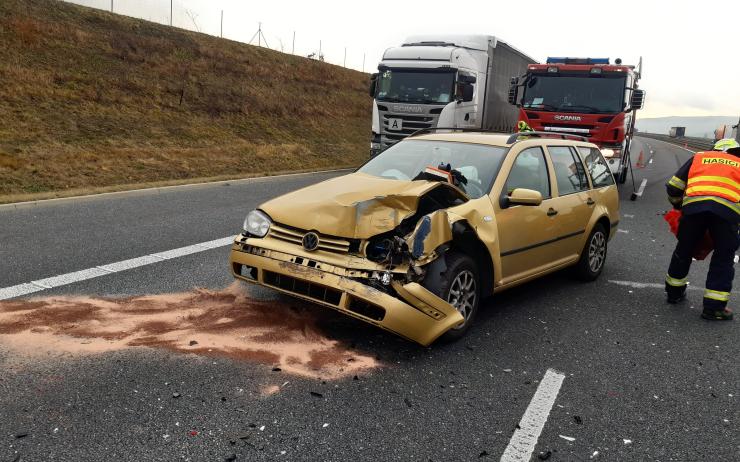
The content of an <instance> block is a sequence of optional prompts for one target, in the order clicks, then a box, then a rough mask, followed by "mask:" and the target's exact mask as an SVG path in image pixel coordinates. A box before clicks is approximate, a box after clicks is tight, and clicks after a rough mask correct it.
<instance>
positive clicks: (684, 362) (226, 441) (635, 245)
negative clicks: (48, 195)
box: [0, 139, 740, 461]
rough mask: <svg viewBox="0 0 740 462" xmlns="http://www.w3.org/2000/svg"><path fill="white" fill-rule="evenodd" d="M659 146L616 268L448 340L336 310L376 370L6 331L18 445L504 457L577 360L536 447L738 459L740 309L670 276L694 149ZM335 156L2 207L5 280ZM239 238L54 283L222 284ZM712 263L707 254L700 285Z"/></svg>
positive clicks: (245, 456) (332, 331)
mask: <svg viewBox="0 0 740 462" xmlns="http://www.w3.org/2000/svg"><path fill="white" fill-rule="evenodd" d="M640 150H642V151H643V153H644V160H645V162H646V165H647V166H646V167H645V168H638V169H635V177H636V181H637V185H638V186H639V184H640V182H641V181H642V179H647V186H646V188H645V191H644V194H643V196H642V197H641V198H640V199H639V200H638V201H636V202H631V201H629V195H630V192H631V189H630V188H624V190H623V191H622V199H623V201H622V221H621V224H620V231H619V233H618V234H617V236H616V237H615V238H614V239H613V240H612V242H611V243H610V247H609V254H608V259H607V266H606V268H605V270H604V273H603V274H602V276H601V278H600V279H599V280H598V281H596V282H594V283H589V284H584V283H580V282H577V281H575V280H574V279H573V278H571V277H570V275H569V274H568V273H567V272H563V273H558V274H554V275H551V276H548V277H546V278H544V279H541V280H538V281H535V282H532V283H530V284H527V285H525V286H522V287H519V288H516V289H513V290H511V291H508V292H505V293H502V294H500V295H497V296H495V297H493V298H492V299H490V300H488V301H487V303H486V304H485V306H484V309H483V310H481V313H480V316H479V318H478V320H477V323H476V324H475V325H474V326H473V327H472V329H471V331H470V332H469V334H468V336H467V337H466V338H465V339H463V340H462V341H459V342H457V343H453V344H446V345H434V346H432V347H431V348H421V347H418V346H415V345H413V344H410V343H408V342H405V341H403V340H401V339H398V338H396V337H394V336H392V335H390V334H387V333H384V332H382V331H379V330H376V329H374V328H372V327H369V326H365V325H364V324H362V323H360V322H357V321H354V320H352V319H349V318H345V317H341V316H339V315H333V316H322V317H321V319H322V320H321V328H322V329H323V330H324V332H326V333H327V334H328V335H329V336H330V337H332V338H334V339H337V340H339V341H341V342H344V343H345V344H347V345H351V348H352V349H354V350H356V351H358V352H362V353H364V354H367V355H371V356H375V357H377V358H378V359H379V360H380V362H381V363H382V367H381V368H379V369H375V370H373V371H371V372H369V373H367V374H361V375H360V376H359V377H357V379H356V380H355V379H353V378H346V379H342V380H338V381H321V380H315V379H307V378H300V377H296V376H292V375H288V374H287V373H285V372H283V371H272V368H271V367H270V366H269V365H265V364H257V363H253V362H249V361H239V360H234V359H226V358H211V357H201V356H197V355H190V354H182V353H176V352H172V351H169V350H166V349H156V348H145V347H135V348H128V349H124V350H120V351H112V352H108V353H102V354H98V355H86V356H80V357H57V356H50V357H49V358H48V359H43V358H42V359H38V360H35V361H33V362H32V363H28V362H26V363H21V364H19V363H18V362H17V361H16V358H14V357H13V355H14V353H13V350H11V349H9V348H7V347H6V346H5V345H4V344H3V338H2V335H0V364H6V365H7V364H12V365H13V366H12V367H6V368H5V372H4V373H2V374H0V441H2V443H0V461H2V460H54V461H72V460H74V461H88V460H90V461H97V460H124V461H129V460H130V461H141V460H163V461H165V460H166V461H169V460H194V461H201V460H231V456H235V457H236V459H235V460H250V461H252V460H295V461H304V460H326V461H343V460H358V461H362V460H373V461H377V460H383V461H385V460H388V461H391V460H392V461H429V460H432V461H467V460H499V458H500V457H501V454H502V453H503V452H504V449H505V448H506V446H507V444H508V443H509V441H510V439H511V438H512V434H513V433H514V431H515V428H516V426H517V424H518V423H519V422H520V419H522V416H523V414H524V413H525V410H526V408H527V406H528V404H529V403H530V400H532V397H533V395H534V394H535V392H536V390H537V387H538V383H539V381H540V380H541V379H542V378H543V376H544V374H545V372H546V371H547V370H548V369H554V370H556V371H559V372H561V373H563V374H564V375H565V379H564V381H563V384H562V387H561V388H560V390H559V393H558V394H557V398H556V400H555V406H554V407H553V408H552V410H551V412H550V414H549V417H548V419H547V422H546V424H545V426H544V429H543V431H542V434H541V436H540V438H539V441H538V443H537V446H536V449H535V452H534V455H533V460H539V459H538V454H540V453H542V457H546V454H547V453H548V452H549V454H550V458H549V459H548V460H551V461H580V460H614V461H633V460H634V461H645V460H660V461H669V460H675V461H690V460H738V459H740V438H739V437H738V432H739V430H740V408H739V407H738V399H740V396H739V395H740V385H739V384H740V368H738V363H737V359H736V358H738V357H740V333H739V332H740V331H739V330H738V324H737V321H736V322H734V323H708V322H706V321H703V320H701V319H700V318H699V313H700V309H701V295H702V292H701V291H700V290H691V291H690V296H689V300H688V301H687V302H686V303H684V304H683V305H680V306H675V307H674V306H668V305H666V304H665V302H664V294H663V291H662V289H661V284H662V280H663V276H664V275H665V270H666V267H667V264H668V260H669V257H670V254H671V252H672V247H673V245H674V238H673V236H672V235H670V234H669V233H668V230H667V226H666V225H665V223H664V222H663V220H662V218H661V216H660V214H661V212H663V211H665V210H666V209H667V208H668V203H667V201H666V200H665V197H664V187H663V184H664V182H665V180H666V179H667V178H668V177H670V176H671V175H672V174H673V172H674V171H675V170H676V169H677V168H678V166H679V165H680V164H681V163H683V162H684V161H685V160H686V159H687V158H688V157H689V156H690V153H689V152H687V151H686V150H684V149H681V148H679V147H675V146H672V145H669V144H667V143H664V142H661V141H657V140H647V139H644V140H639V139H638V141H637V151H638V152H639V151H640ZM651 151H654V152H651ZM635 160H637V159H635ZM331 175H332V174H319V175H301V176H291V177H280V178H270V179H262V180H254V181H249V182H239V183H233V184H231V185H229V186H226V185H223V184H221V185H215V186H202V187H198V188H190V189H188V188H184V189H171V190H168V191H167V192H162V193H144V194H137V195H134V196H126V195H117V196H107V197H101V198H96V199H86V200H83V201H72V202H66V201H63V202H58V203H49V204H46V205H39V206H36V207H30V208H21V209H19V210H8V209H2V210H0V244H1V246H0V288H2V287H8V286H13V285H16V284H21V283H25V282H29V281H31V280H36V279H39V278H44V277H49V276H54V275H58V274H62V273H68V272H71V271H76V270H81V269H85V268H91V267H95V266H98V265H105V264H108V263H112V262H115V261H120V260H124V259H129V258H134V257H138V256H142V255H147V254H151V253H155V252H161V251H166V250H169V249H173V248H177V247H182V246H187V245H191V244H195V243H199V242H204V241H209V240H213V239H219V238H223V237H225V236H229V235H230V234H235V233H236V232H238V231H239V229H240V227H241V222H242V220H243V218H244V215H245V214H246V212H247V211H248V210H250V209H251V208H253V207H254V206H255V205H257V204H258V203H260V202H261V201H263V200H265V199H267V198H270V197H273V196H276V195H278V194H280V193H283V192H287V191H290V190H293V189H295V188H297V187H300V186H303V185H307V184H310V183H313V182H316V181H320V180H322V179H325V178H328V177H329V176H331ZM626 186H629V185H626ZM227 252H228V248H226V247H221V248H217V249H213V250H208V251H203V252H199V253H195V254H192V255H188V256H183V257H180V258H174V259H171V260H167V261H161V262H158V263H154V264H151V265H147V266H142V267H140V268H135V269H131V270H128V271H123V272H120V273H115V274H110V275H106V276H101V277H97V278H94V279H89V280H86V281H82V282H78V283H74V284H69V285H66V286H63V287H59V288H55V289H51V290H45V291H41V292H39V293H37V294H35V295H43V296H46V295H52V294H84V295H106V296H119V295H138V294H154V293H167V292H177V291H185V290H190V289H192V288H194V287H207V288H212V289H221V288H223V287H226V286H227V285H229V284H230V283H231V282H232V278H231V277H230V275H229V274H228V272H227V269H226V258H227ZM706 268H707V263H706V262H697V263H696V264H695V265H694V268H693V269H692V272H691V275H690V279H691V282H692V284H693V287H695V288H701V287H703V278H704V274H705V271H706ZM257 295H258V296H260V297H267V298H270V297H274V294H270V293H268V292H267V291H258V292H257ZM278 298H279V299H280V298H281V297H278ZM316 309H317V310H322V309H321V308H316ZM284 382H288V384H287V385H284V386H282V387H281V389H280V391H279V393H275V394H272V395H269V396H263V395H262V394H260V393H259V390H260V389H261V388H262V387H264V386H265V385H266V384H274V383H278V384H284ZM312 392H313V393H312ZM173 393H178V394H179V397H178V398H173ZM319 395H320V396H319ZM326 424H328V425H326ZM263 426H264V429H262V427H263ZM193 430H197V432H198V433H197V435H192V433H189V432H191V431H193ZM563 437H567V438H568V439H566V438H563ZM570 439H573V440H572V441H571V440H570Z"/></svg>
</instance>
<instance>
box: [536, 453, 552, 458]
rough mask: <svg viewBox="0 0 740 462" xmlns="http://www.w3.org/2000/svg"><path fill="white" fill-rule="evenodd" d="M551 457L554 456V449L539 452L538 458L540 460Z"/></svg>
mask: <svg viewBox="0 0 740 462" xmlns="http://www.w3.org/2000/svg"><path fill="white" fill-rule="evenodd" d="M550 457H552V451H545V452H540V453H539V454H537V458H538V459H539V460H548V459H549V458H550Z"/></svg>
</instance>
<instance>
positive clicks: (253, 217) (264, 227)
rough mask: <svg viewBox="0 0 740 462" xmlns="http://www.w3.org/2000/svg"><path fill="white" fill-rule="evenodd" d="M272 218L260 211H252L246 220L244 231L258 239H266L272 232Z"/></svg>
mask: <svg viewBox="0 0 740 462" xmlns="http://www.w3.org/2000/svg"><path fill="white" fill-rule="evenodd" d="M271 223H272V222H271V221H270V217H268V216H267V215H266V214H265V213H263V212H260V211H259V210H252V211H251V212H249V213H248V214H247V218H246V219H244V231H246V232H247V234H251V235H252V236H257V237H265V235H266V234H267V232H268V231H269V230H270V224H271Z"/></svg>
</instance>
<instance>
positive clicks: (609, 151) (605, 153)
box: [601, 149, 614, 157]
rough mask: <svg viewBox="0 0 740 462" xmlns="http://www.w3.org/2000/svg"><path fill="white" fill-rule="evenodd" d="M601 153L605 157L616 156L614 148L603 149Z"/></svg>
mask: <svg viewBox="0 0 740 462" xmlns="http://www.w3.org/2000/svg"><path fill="white" fill-rule="evenodd" d="M601 155H602V156H604V157H614V149H602V150H601Z"/></svg>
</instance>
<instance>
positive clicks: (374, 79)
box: [368, 72, 378, 98]
mask: <svg viewBox="0 0 740 462" xmlns="http://www.w3.org/2000/svg"><path fill="white" fill-rule="evenodd" d="M377 87H378V73H377V72H376V73H375V74H371V75H370V89H369V91H368V93H370V97H371V98H375V90H376V89H377Z"/></svg>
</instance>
